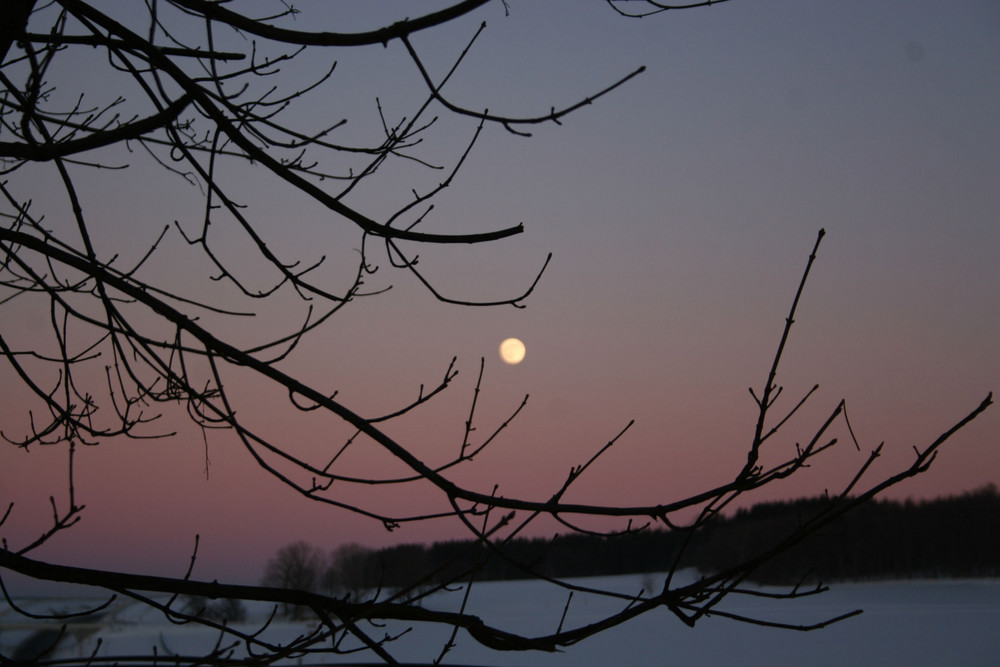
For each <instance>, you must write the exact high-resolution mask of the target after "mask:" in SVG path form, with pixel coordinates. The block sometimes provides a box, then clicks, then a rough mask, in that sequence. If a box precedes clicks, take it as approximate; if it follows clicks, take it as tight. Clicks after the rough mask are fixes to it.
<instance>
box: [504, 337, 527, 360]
mask: <svg viewBox="0 0 1000 667" xmlns="http://www.w3.org/2000/svg"><path fill="white" fill-rule="evenodd" d="M500 358H501V359H503V360H504V363H507V364H519V363H521V361H522V360H523V359H524V343H522V342H521V341H519V340H518V339H516V338H508V339H507V340H505V341H504V342H502V343H500Z"/></svg>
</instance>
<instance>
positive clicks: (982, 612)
mask: <svg viewBox="0 0 1000 667" xmlns="http://www.w3.org/2000/svg"><path fill="white" fill-rule="evenodd" d="M600 581H601V580H589V581H587V583H588V584H589V583H599V582H600ZM641 582H642V578H641V577H640V576H639V575H633V576H631V577H620V578H618V583H619V584H620V585H621V584H624V585H625V586H629V587H632V586H634V588H635V590H638V589H639V588H640V586H641V585H642V583H641ZM458 598H459V594H452V596H451V598H450V599H449V598H446V599H437V600H434V601H433V606H435V607H440V608H449V607H452V606H453V605H455V604H457V602H458ZM564 603H565V598H564V597H563V596H561V595H556V596H554V595H551V594H546V589H545V588H544V586H541V585H539V584H538V583H536V582H489V583H482V584H478V585H477V586H476V587H475V588H474V589H473V596H472V605H473V607H474V609H473V610H474V611H475V612H476V613H477V614H479V615H480V616H482V617H484V619H485V620H487V621H494V622H497V623H500V624H501V625H502V627H505V628H507V629H510V630H513V631H523V632H525V633H528V634H545V633H548V632H551V631H554V630H555V628H556V625H557V624H558V622H559V617H560V615H561V613H562V608H563V604H564ZM27 604H29V605H30V606H32V607H33V608H35V609H37V610H43V609H50V608H62V609H66V608H67V607H68V605H69V602H67V601H56V600H44V601H43V600H34V601H30V602H29V603H27ZM609 608H611V607H610V606H609V603H608V602H607V601H604V600H594V599H587V598H585V597H583V596H580V595H577V596H575V597H574V599H573V604H572V605H571V607H570V611H569V614H568V616H567V619H566V622H565V625H566V626H567V627H570V626H572V625H579V624H584V623H587V622H588V621H590V620H592V619H596V618H598V617H599V616H600V615H601V614H602V613H603V612H605V611H607V610H608V609H609ZM725 608H726V609H727V610H729V611H732V612H735V613H744V614H752V615H755V616H758V617H762V618H768V619H771V620H776V621H783V622H790V623H796V624H806V623H812V622H816V621H820V620H823V619H825V618H828V617H832V616H836V615H839V614H842V613H844V612H847V611H851V610H853V609H856V608H862V609H864V610H865V613H864V614H862V615H861V616H858V617H855V618H851V619H848V620H846V621H844V622H842V623H839V624H836V625H834V626H832V627H829V628H826V629H823V630H818V631H814V632H808V633H801V632H793V631H788V630H775V629H769V628H761V627H756V626H750V625H746V624H741V623H736V622H733V621H729V620H726V619H721V618H711V619H708V620H706V621H702V622H701V623H700V624H699V625H698V626H696V627H695V628H693V629H692V628H688V627H687V626H685V625H683V624H682V623H680V622H679V621H678V620H677V619H675V618H674V617H672V616H671V615H670V614H669V613H667V612H663V613H656V614H649V615H647V616H645V617H641V618H638V619H636V620H634V621H633V622H631V623H629V624H627V625H625V626H623V627H619V628H615V629H612V630H610V631H608V632H605V633H604V634H601V635H599V636H597V637H595V638H593V639H590V640H587V641H585V642H583V643H581V644H579V645H577V646H574V647H572V648H570V649H569V650H568V651H567V652H565V653H562V654H555V655H550V654H538V653H496V652H491V651H488V650H486V649H483V648H480V647H478V646H477V645H475V644H474V643H473V642H472V641H471V640H470V639H469V638H468V637H464V636H462V635H461V634H460V635H459V637H458V643H459V645H458V647H457V648H455V649H454V650H453V651H452V652H451V653H449V655H448V657H447V658H446V663H453V664H481V665H525V666H528V665H545V666H548V665H614V664H626V665H663V664H667V663H670V664H677V665H718V664H740V665H776V664H781V665H848V664H849V665H886V664H897V665H944V664H949V665H998V664H1000V632H998V631H997V629H998V628H1000V580H995V579H991V580H958V581H956V580H933V581H893V582H875V583H858V584H837V585H835V586H833V589H832V590H831V591H830V592H828V593H826V594H824V595H822V596H819V597H813V598H807V599H803V600H798V601H768V600H763V599H759V598H742V599H737V598H732V599H730V601H729V603H728V605H727V606H726V607H725ZM265 613H266V612H265V610H264V609H261V608H255V609H251V618H252V619H253V618H255V617H256V618H257V619H258V620H259V618H260V617H261V616H262V615H264V614H265ZM251 627H254V628H255V627H256V626H253V625H248V626H247V628H248V629H249V628H251ZM37 630H38V628H37V627H35V628H31V627H24V619H22V618H21V617H18V616H16V615H14V614H13V612H11V610H10V609H7V608H6V607H0V649H2V650H3V653H4V655H7V656H10V655H11V654H12V652H13V651H14V650H15V648H16V647H17V646H18V645H19V644H21V643H22V642H23V641H25V639H26V638H27V637H29V636H31V635H32V634H33V633H37ZM301 631H302V626H296V625H294V624H291V623H279V624H276V625H274V626H273V627H272V628H271V629H270V630H269V632H272V633H282V634H283V635H285V636H294V635H296V634H298V633H299V632H301ZM446 634H447V633H446V632H445V631H438V632H434V633H432V634H430V635H428V634H426V633H419V632H414V633H410V634H409V635H406V636H405V637H403V638H402V639H401V640H399V641H397V642H395V644H394V645H393V646H392V647H391V648H392V652H393V654H394V656H395V657H396V658H397V659H399V660H407V661H418V662H431V661H432V660H433V659H434V658H436V657H437V655H438V653H439V651H440V646H441V644H442V641H443V639H444V638H445V636H446ZM97 637H100V638H101V640H102V644H101V649H100V652H101V653H102V654H106V655H107V654H112V653H117V654H123V653H124V654H149V653H150V652H151V651H152V648H153V647H156V651H157V652H158V653H159V654H160V655H163V654H164V653H169V652H175V651H176V652H190V651H197V650H199V649H205V648H208V647H209V646H211V644H212V643H214V640H215V639H216V637H215V636H214V635H210V634H208V633H207V632H205V631H202V630H199V629H197V628H195V629H192V628H191V626H178V625H173V624H170V623H168V622H166V621H164V620H163V619H162V617H158V616H157V615H156V614H155V613H153V612H151V611H150V610H148V609H145V608H142V607H138V606H119V607H117V608H115V609H114V610H113V611H112V612H109V613H108V614H106V615H105V616H104V617H102V618H101V619H99V620H98V621H96V622H94V623H91V624H84V625H80V626H78V631H77V632H76V633H75V634H74V635H72V636H68V637H67V638H66V639H65V640H64V641H63V642H62V643H61V644H60V648H59V649H58V650H59V655H60V656H63V657H80V656H84V655H88V654H90V653H91V651H93V650H94V647H95V646H96V640H97ZM53 657H55V656H53ZM357 659H358V658H357V656H355V657H354V660H357ZM365 661H366V662H369V661H370V662H377V661H376V660H374V656H366V658H365ZM327 662H329V663H330V664H333V663H335V662H336V659H331V660H329V661H327Z"/></svg>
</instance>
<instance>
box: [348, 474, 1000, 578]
mask: <svg viewBox="0 0 1000 667" xmlns="http://www.w3.org/2000/svg"><path fill="white" fill-rule="evenodd" d="M828 502H829V501H827V500H826V499H823V498H812V499H802V500H794V501H783V502H771V503H764V504H760V505H756V506H754V507H751V508H749V509H744V510H739V511H738V512H736V513H735V514H734V515H732V516H729V517H718V518H716V519H715V520H713V521H712V522H711V523H710V524H708V525H707V526H705V527H704V528H702V529H701V530H700V531H698V532H697V533H696V534H695V535H694V536H693V538H692V539H691V541H690V543H689V544H688V545H687V547H686V548H685V549H684V552H683V556H682V558H681V561H680V567H695V568H697V569H699V570H701V571H702V572H714V571H719V570H720V569H722V568H725V567H726V566H727V565H730V564H735V563H737V562H739V561H742V560H744V559H747V558H752V557H754V556H756V555H758V554H759V553H760V552H761V550H763V549H765V548H766V547H767V546H768V545H774V544H776V543H778V542H780V541H782V540H783V539H784V538H785V537H786V536H787V535H789V534H790V533H792V532H793V531H794V530H795V529H796V528H797V527H798V526H799V525H801V523H802V522H804V521H807V520H809V519H810V518H811V517H813V516H815V515H816V514H817V513H818V512H819V511H821V510H822V509H823V508H824V507H825V506H826V505H827V504H828ZM685 540H687V535H686V534H685V533H684V532H683V531H664V530H649V531H643V532H639V533H632V534H628V535H623V536H620V537H598V536H591V535H566V536H559V537H556V538H554V539H516V540H513V541H511V542H510V543H509V544H507V545H506V546H504V547H503V553H504V555H505V556H506V558H502V557H500V556H498V555H497V554H491V553H490V552H489V551H487V550H483V549H481V548H479V547H478V546H477V545H475V544H474V543H472V542H461V541H454V542H438V543H435V544H433V545H430V546H425V545H419V544H406V545H400V546H395V547H388V548H385V549H380V550H377V551H370V552H368V553H367V554H366V557H365V561H366V566H365V567H363V568H360V570H361V571H363V574H360V576H362V577H363V578H364V579H365V581H362V582H356V585H358V587H359V588H368V587H374V586H378V585H381V586H386V587H400V586H406V585H410V584H413V583H414V582H416V581H417V580H419V578H421V577H424V576H427V575H428V573H430V578H431V579H432V580H434V581H441V580H444V579H446V578H451V577H453V576H456V575H458V576H462V575H463V574H464V573H467V572H471V571H473V570H476V571H477V574H476V578H477V579H480V580H483V579H486V580H496V579H519V578H524V577H526V576H528V575H527V574H526V572H525V569H524V568H522V567H519V565H522V566H525V567H528V568H531V569H532V570H534V571H536V572H540V573H542V574H544V575H547V576H552V577H560V578H562V577H581V576H593V575H613V574H628V573H641V572H658V571H664V570H666V569H668V568H670V567H671V566H672V565H673V564H674V560H675V559H676V557H677V554H678V552H679V551H680V550H681V545H682V544H683V543H684V541H685ZM996 576H1000V494H998V492H997V489H996V487H994V486H989V487H987V488H984V489H980V490H977V491H973V492H970V493H966V494H964V495H961V496H955V497H949V498H943V499H937V500H929V501H918V502H914V501H906V502H897V501H889V500H880V501H875V502H869V503H865V504H863V505H861V506H860V507H858V508H856V509H855V510H853V511H851V512H850V513H848V514H847V515H845V516H843V517H841V518H839V519H837V520H836V521H835V522H833V523H831V524H829V525H828V526H826V527H824V528H823V529H822V530H821V531H820V532H819V533H817V534H814V535H812V536H811V537H809V538H807V539H806V540H804V541H802V542H800V543H798V544H797V545H795V546H794V547H792V548H791V549H790V550H789V551H787V552H785V553H783V554H781V555H779V556H777V557H775V558H773V559H771V560H770V561H768V562H766V563H765V564H764V565H762V566H761V567H760V568H759V569H758V570H757V571H756V572H755V573H754V579H756V580H757V581H758V582H761V583H796V582H798V581H800V580H805V581H811V580H822V581H831V580H857V579H875V578H917V577H919V578H928V577H930V578H933V577H996Z"/></svg>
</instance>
